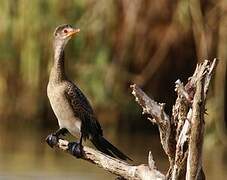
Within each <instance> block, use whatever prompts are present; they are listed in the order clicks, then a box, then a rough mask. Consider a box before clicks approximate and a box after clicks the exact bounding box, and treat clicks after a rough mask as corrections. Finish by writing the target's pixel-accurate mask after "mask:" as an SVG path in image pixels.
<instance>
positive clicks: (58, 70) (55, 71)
mask: <svg viewBox="0 0 227 180" xmlns="http://www.w3.org/2000/svg"><path fill="white" fill-rule="evenodd" d="M64 60H65V56H64V46H61V45H56V44H54V65H53V67H52V69H51V74H50V81H52V82H55V83H58V82H61V81H63V80H65V79H66V76H65V66H64Z"/></svg>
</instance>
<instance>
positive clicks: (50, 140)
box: [46, 134, 58, 148]
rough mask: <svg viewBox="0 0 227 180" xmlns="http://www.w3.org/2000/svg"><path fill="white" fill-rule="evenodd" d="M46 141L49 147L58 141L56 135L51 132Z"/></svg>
mask: <svg viewBox="0 0 227 180" xmlns="http://www.w3.org/2000/svg"><path fill="white" fill-rule="evenodd" d="M46 142H47V144H48V145H49V146H50V147H52V148H53V147H54V146H55V145H56V144H57V143H58V137H57V136H55V135H53V134H50V135H48V136H47V138H46Z"/></svg>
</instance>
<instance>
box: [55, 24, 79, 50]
mask: <svg viewBox="0 0 227 180" xmlns="http://www.w3.org/2000/svg"><path fill="white" fill-rule="evenodd" d="M79 32H80V29H79V28H73V27H72V26H71V25H69V24H63V25H60V26H58V27H57V28H56V29H55V31H54V40H55V43H56V45H61V46H63V47H64V46H65V45H66V44H67V42H68V41H69V40H70V39H71V38H72V37H73V36H74V35H76V34H77V33H79Z"/></svg>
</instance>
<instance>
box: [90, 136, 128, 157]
mask: <svg viewBox="0 0 227 180" xmlns="http://www.w3.org/2000/svg"><path fill="white" fill-rule="evenodd" d="M91 142H92V143H93V144H94V146H95V147H96V148H97V149H98V150H99V151H102V152H103V153H105V154H107V155H109V156H112V157H118V158H119V159H122V160H125V161H126V160H131V161H132V159H130V158H129V157H128V156H126V155H125V154H124V153H122V152H121V151H120V150H119V149H117V148H116V147H115V146H114V145H112V144H111V143H110V142H109V141H107V140H106V139H105V138H104V137H103V136H98V137H93V138H92V139H91Z"/></svg>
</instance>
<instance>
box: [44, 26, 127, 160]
mask: <svg viewBox="0 0 227 180" xmlns="http://www.w3.org/2000/svg"><path fill="white" fill-rule="evenodd" d="M79 32H80V29H79V28H74V27H73V26H71V25H69V24H63V25H60V26H58V27H57V28H56V29H55V31H54V41H53V51H54V63H53V66H52V68H51V72H50V76H49V82H48V85H47V96H48V99H49V101H50V105H51V107H52V110H53V112H54V114H55V116H56V117H57V120H58V125H59V129H58V130H57V131H56V132H55V133H53V135H54V136H55V137H57V138H59V136H60V135H63V136H64V135H65V134H67V133H70V134H72V135H73V136H75V137H79V143H78V145H79V146H80V147H82V142H83V141H85V140H87V139H89V140H90V141H91V142H92V143H93V145H94V146H95V147H96V148H97V149H98V150H99V151H101V152H103V153H105V154H107V155H109V156H112V157H116V158H119V159H122V160H125V161H127V160H131V159H130V158H129V157H128V156H126V155H125V154H124V153H122V152H121V151H120V150H119V149H118V148H116V147H115V146H114V145H112V144H111V143H110V142H109V141H108V140H106V139H105V138H104V136H103V130H102V128H101V125H100V123H99V122H98V119H97V117H96V115H95V113H94V111H93V109H92V107H91V105H90V102H89V101H88V99H87V98H86V96H85V95H84V94H83V93H82V91H81V90H80V89H79V88H78V86H76V85H75V84H74V83H73V82H72V81H71V80H69V79H68V77H67V76H66V73H65V67H64V61H65V55H64V54H65V53H64V49H65V46H66V44H67V43H68V41H69V40H70V39H71V38H72V37H73V36H76V35H77V34H78V33H79Z"/></svg>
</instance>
